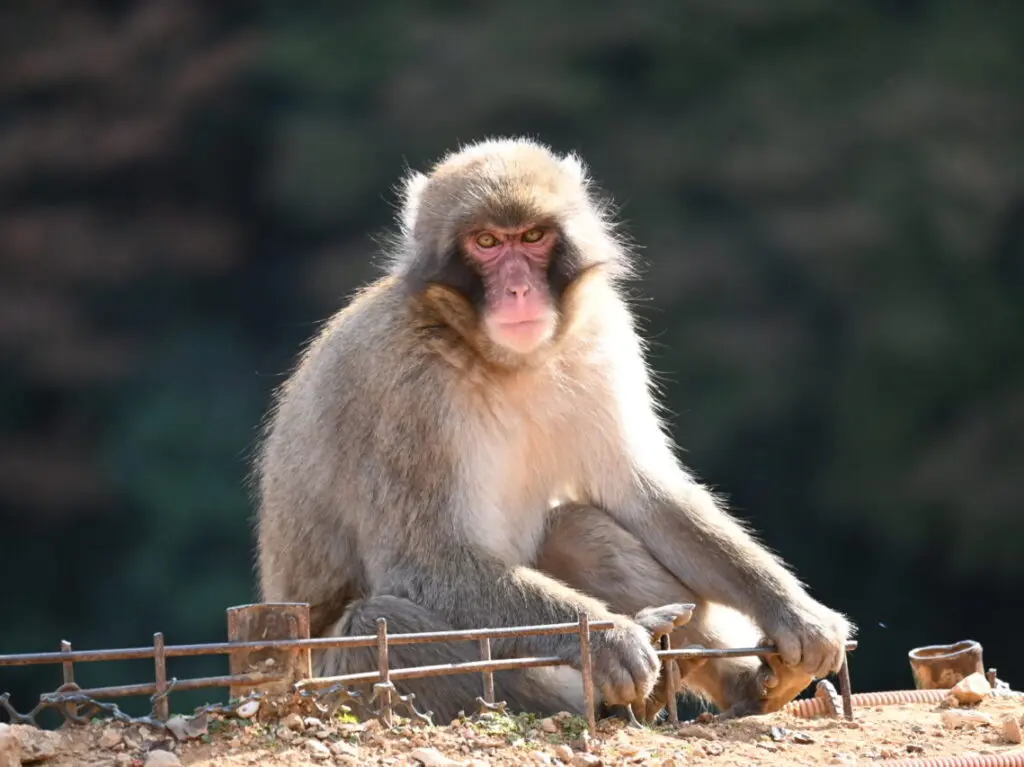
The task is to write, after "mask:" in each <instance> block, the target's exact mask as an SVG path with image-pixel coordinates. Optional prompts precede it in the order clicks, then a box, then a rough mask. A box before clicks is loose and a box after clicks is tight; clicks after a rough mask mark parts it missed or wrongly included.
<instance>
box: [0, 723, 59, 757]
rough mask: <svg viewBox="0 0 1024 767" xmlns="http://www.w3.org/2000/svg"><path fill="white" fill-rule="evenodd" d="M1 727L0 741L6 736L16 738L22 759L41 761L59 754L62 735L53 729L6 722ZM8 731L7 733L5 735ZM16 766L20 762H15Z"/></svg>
mask: <svg viewBox="0 0 1024 767" xmlns="http://www.w3.org/2000/svg"><path fill="white" fill-rule="evenodd" d="M2 727H3V729H0V742H2V741H3V740H4V739H5V738H6V737H10V738H14V739H15V740H16V741H17V743H18V745H19V747H20V748H21V757H20V759H21V761H22V762H25V763H26V764H28V763H29V762H41V761H44V760H46V759H53V758H54V757H55V756H56V755H57V749H58V747H59V746H60V742H61V736H60V735H59V734H58V733H56V732H53V731H52V730H40V729H38V728H36V727H33V726H32V725H29V724H4V725H2ZM5 733H6V735H5ZM13 764H14V765H15V766H17V765H18V764H19V762H13Z"/></svg>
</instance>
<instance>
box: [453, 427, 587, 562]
mask: <svg viewBox="0 0 1024 767" xmlns="http://www.w3.org/2000/svg"><path fill="white" fill-rule="evenodd" d="M571 416H572V414H568V417H567V416H566V415H563V414H561V413H552V412H550V411H549V412H548V413H546V414H542V413H533V414H530V416H529V417H525V418H521V419H518V420H513V419H509V420H508V421H506V422H505V423H504V424H502V425H501V427H500V428H495V429H488V430H487V433H486V434H481V435H480V439H479V441H478V443H477V444H478V445H480V446H486V448H484V449H480V450H478V451H476V453H475V457H474V459H473V464H474V465H475V469H476V471H477V472H478V473H477V479H478V480H480V481H482V482H483V485H482V486H481V488H480V489H481V490H482V492H483V495H484V498H481V500H482V503H480V504H478V505H477V508H478V509H480V510H481V512H480V517H481V518H480V519H477V520H475V525H476V531H475V532H474V537H475V538H476V539H477V541H478V543H480V544H481V545H483V546H484V547H485V548H487V549H488V550H489V551H491V552H492V553H493V554H495V555H496V556H499V557H500V558H501V559H503V560H504V561H506V562H509V564H528V563H530V562H532V561H533V560H534V559H535V558H536V554H537V551H538V550H539V548H540V546H541V544H542V543H543V540H544V535H545V527H546V523H547V517H548V515H549V513H550V511H551V509H552V508H554V507H555V506H558V505H561V504H564V503H569V502H587V501H588V500H589V499H588V492H587V481H586V478H587V475H588V471H589V470H591V469H592V468H593V465H594V463H595V461H599V460H600V456H601V454H602V453H604V452H607V451H606V450H602V448H601V443H602V442H603V441H604V439H605V436H604V435H603V434H602V432H601V430H599V429H595V428H593V427H594V421H593V420H591V421H590V422H589V423H580V422H578V421H577V419H575V418H573V417H571Z"/></svg>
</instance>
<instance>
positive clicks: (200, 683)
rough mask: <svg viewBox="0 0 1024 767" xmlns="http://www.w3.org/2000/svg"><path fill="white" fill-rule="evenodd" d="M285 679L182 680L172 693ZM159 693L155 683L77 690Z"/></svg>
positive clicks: (113, 694) (93, 694) (110, 694)
mask: <svg viewBox="0 0 1024 767" xmlns="http://www.w3.org/2000/svg"><path fill="white" fill-rule="evenodd" d="M283 678H284V675H282V674H236V675H234V676H231V675H228V676H204V677H198V678H196V679H182V680H180V681H177V682H175V683H174V687H172V688H171V692H184V691H186V690H202V689H206V688H208V687H230V686H231V685H236V684H253V685H256V684H265V683H267V682H277V681H280V680H281V679H283ZM156 692H157V686H156V683H155V682H146V683H143V684H122V685H115V686H111V687H90V688H88V689H83V690H75V693H76V694H79V695H86V696H88V697H90V698H129V697H132V696H135V695H153V694H155V693H156Z"/></svg>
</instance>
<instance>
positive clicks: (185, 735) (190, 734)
mask: <svg viewBox="0 0 1024 767" xmlns="http://www.w3.org/2000/svg"><path fill="white" fill-rule="evenodd" d="M206 724H207V716H206V714H205V713H204V714H200V715H199V716H194V717H191V718H186V717H184V716H172V717H171V718H170V719H168V720H167V729H168V730H170V731H171V734H172V735H173V736H174V737H175V738H177V739H178V740H191V739H193V738H198V737H200V736H202V735H205V734H206Z"/></svg>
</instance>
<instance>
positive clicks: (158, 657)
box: [153, 631, 171, 722]
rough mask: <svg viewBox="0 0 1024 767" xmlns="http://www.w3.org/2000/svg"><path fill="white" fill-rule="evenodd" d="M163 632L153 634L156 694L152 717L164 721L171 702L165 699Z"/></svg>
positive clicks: (165, 654) (165, 658) (165, 680)
mask: <svg viewBox="0 0 1024 767" xmlns="http://www.w3.org/2000/svg"><path fill="white" fill-rule="evenodd" d="M164 647H165V646H164V634H163V632H162V631H158V632H156V633H155V634H153V674H154V677H153V678H154V680H155V681H156V694H155V695H154V696H153V718H154V719H159V720H160V721H161V722H166V721H167V720H168V719H169V718H170V716H171V704H170V701H169V700H168V699H167V653H166V650H165V649H164Z"/></svg>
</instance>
